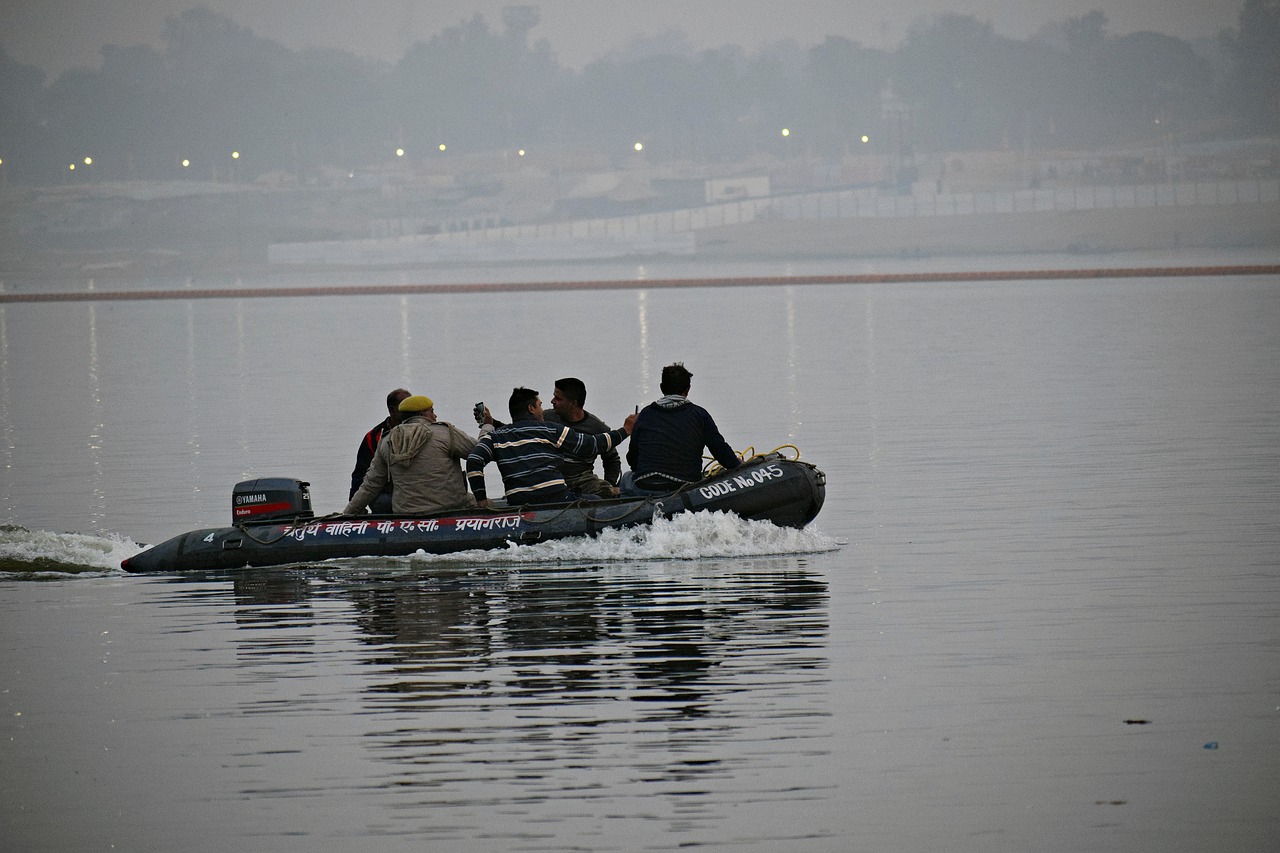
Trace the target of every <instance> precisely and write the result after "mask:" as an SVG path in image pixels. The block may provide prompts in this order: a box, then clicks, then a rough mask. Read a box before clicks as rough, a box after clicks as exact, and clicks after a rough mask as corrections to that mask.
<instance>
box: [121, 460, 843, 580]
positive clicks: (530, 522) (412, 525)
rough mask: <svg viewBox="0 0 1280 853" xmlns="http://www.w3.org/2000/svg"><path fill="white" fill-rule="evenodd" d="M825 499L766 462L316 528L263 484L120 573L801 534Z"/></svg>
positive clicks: (304, 506) (302, 491)
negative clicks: (686, 480) (636, 532)
mask: <svg viewBox="0 0 1280 853" xmlns="http://www.w3.org/2000/svg"><path fill="white" fill-rule="evenodd" d="M825 498H826V475H824V474H823V473H822V472H821V471H820V470H818V469H817V468H816V467H814V466H813V465H811V464H809V463H807V462H801V461H799V460H798V459H788V458H785V457H784V456H783V455H782V454H780V453H776V452H775V453H769V454H765V455H763V456H757V457H754V458H752V459H750V460H747V461H745V462H743V464H742V465H740V466H739V467H737V468H735V469H733V470H732V471H724V472H722V473H720V474H718V475H716V476H712V477H708V478H706V479H703V480H701V481H699V482H697V483H692V484H690V485H687V486H683V487H682V488H680V489H678V490H677V491H674V492H671V493H669V494H655V495H652V496H645V497H618V498H609V499H605V500H583V501H574V502H571V503H558V504H537V505H525V506H508V507H503V508H493V509H482V508H476V509H468V510H465V511H458V510H453V511H449V512H443V513H434V514H431V515H413V516H406V515H331V516H325V517H323V518H316V517H314V515H313V514H312V512H311V497H310V491H309V484H308V483H306V482H304V481H302V480H291V479H287V478H283V477H264V478H259V479H257V480H247V481H245V482H243V483H239V484H237V485H236V487H235V489H234V491H233V493H232V526H230V527H215V528H205V529H203V530H192V531H191V532H189V533H184V534H182V535H180V536H175V537H173V538H172V539H169V540H168V541H165V542H162V543H160V544H158V545H154V546H152V547H150V548H148V549H146V550H145V551H142V552H140V553H138V554H136V555H134V556H132V557H130V558H128V559H127V560H124V561H123V562H122V563H121V564H120V565H121V568H123V569H124V570H125V571H127V572H182V571H193V570H207V569H236V568H241V567H245V566H279V565H285V564H289V563H309V562H316V561H319V560H329V559H333V558H336V557H402V556H406V555H409V554H415V553H417V552H419V551H422V552H425V553H428V554H449V553H454V552H457V551H470V550H477V549H479V550H488V549H494V548H506V547H508V546H509V545H510V544H512V543H515V544H531V543H535V542H546V541H549V540H552V539H563V538H566V537H570V536H595V535H597V534H599V533H600V531H602V530H606V529H609V528H619V527H632V526H635V525H640V524H647V523H649V522H650V521H652V520H653V518H654V517H655V516H672V515H676V514H677V513H682V512H717V511H720V512H731V513H734V514H735V515H739V516H741V517H742V518H746V519H751V520H764V521H769V522H772V523H773V524H776V525H778V526H780V527H804V526H805V525H806V524H808V523H809V522H810V521H812V520H813V519H814V518H815V517H816V516H817V515H818V511H819V510H821V509H822V503H823V501H824V500H825Z"/></svg>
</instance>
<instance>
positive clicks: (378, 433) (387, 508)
mask: <svg viewBox="0 0 1280 853" xmlns="http://www.w3.org/2000/svg"><path fill="white" fill-rule="evenodd" d="M408 396H409V392H408V391H406V390H405V389H403V388H397V389H396V390H394V391H392V392H391V393H390V394H388V395H387V417H386V418H385V419H384V420H383V421H382V423H380V424H378V425H377V426H375V427H374V428H373V429H371V430H369V431H368V432H367V433H365V434H364V440H363V441H361V442H360V449H359V450H357V451H356V467H355V468H353V469H352V470H351V491H350V492H348V493H347V500H351V499H352V498H354V497H355V496H356V492H357V491H359V489H360V484H361V483H363V482H364V475H365V474H367V473H369V465H370V464H371V463H372V462H373V452H374V451H375V450H377V449H378V442H380V441H382V436H384V435H386V433H387V432H388V431H389V430H390V429H391V428H392V427H393V426H395V425H396V424H398V423H400V409H399V406H400V402H401V401H402V400H404V399H405V398H406V397H408ZM370 506H371V507H372V508H373V511H374V512H377V513H388V512H391V482H390V481H388V482H387V485H386V488H385V489H383V490H382V491H381V492H379V493H378V495H377V496H375V497H374V499H373V500H372V501H371V502H370Z"/></svg>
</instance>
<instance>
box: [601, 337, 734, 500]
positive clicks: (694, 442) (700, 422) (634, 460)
mask: <svg viewBox="0 0 1280 853" xmlns="http://www.w3.org/2000/svg"><path fill="white" fill-rule="evenodd" d="M692 382H693V374H692V373H690V372H689V371H688V370H687V369H686V368H685V366H684V364H682V363H681V362H678V361H677V362H676V363H675V364H669V365H667V366H666V367H664V368H662V381H661V383H660V384H659V387H660V388H661V389H662V394H663V396H662V398H661V399H659V400H655V401H654V402H652V403H650V404H649V405H647V406H645V407H644V408H643V409H642V410H641V411H640V416H639V417H638V418H636V423H635V431H634V432H633V433H632V436H631V445H630V447H628V448H627V464H628V465H629V466H631V470H630V471H628V472H627V473H626V474H625V475H624V476H623V478H622V493H623V494H624V495H643V494H651V493H656V492H672V491H675V490H676V489H678V488H680V487H681V486H684V485H687V484H689V483H696V482H697V481H698V480H701V479H702V448H704V447H705V448H707V449H708V450H710V451H711V455H712V456H714V457H715V460H716V461H717V462H719V463H720V464H721V465H723V466H724V467H725V468H726V469H731V468H737V467H738V466H739V465H741V464H742V460H741V459H739V458H738V456H737V454H736V453H734V452H733V448H732V447H730V446H729V443H728V442H727V441H725V440H724V436H722V435H721V434H720V430H719V429H718V428H717V427H716V422H715V419H714V418H712V417H711V414H710V413H709V412H708V411H707V410H706V409H704V408H702V407H701V406H699V405H697V404H696V403H691V402H689V387H690V385H691V384H692Z"/></svg>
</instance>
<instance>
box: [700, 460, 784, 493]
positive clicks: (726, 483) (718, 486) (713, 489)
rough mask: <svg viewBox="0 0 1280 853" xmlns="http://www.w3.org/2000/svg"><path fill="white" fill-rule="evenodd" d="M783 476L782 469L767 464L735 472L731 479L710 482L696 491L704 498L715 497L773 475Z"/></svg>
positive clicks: (765, 479)
mask: <svg viewBox="0 0 1280 853" xmlns="http://www.w3.org/2000/svg"><path fill="white" fill-rule="evenodd" d="M782 476H784V475H783V473H782V469H781V468H779V467H778V466H777V465H769V466H766V467H764V468H757V469H756V470H754V471H752V472H751V473H750V474H736V475H734V477H733V478H732V479H728V480H722V481H720V482H719V483H712V484H710V485H708V486H702V487H701V488H700V489H698V491H700V492H702V496H703V497H704V498H708V499H710V498H715V497H719V496H720V495H727V494H730V493H731V492H736V491H739V490H740V489H748V488H751V487H752V486H757V485H759V484H760V483H764V482H766V481H768V480H772V479H773V478H775V477H782Z"/></svg>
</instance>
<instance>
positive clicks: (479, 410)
mask: <svg viewBox="0 0 1280 853" xmlns="http://www.w3.org/2000/svg"><path fill="white" fill-rule="evenodd" d="M471 413H472V414H473V415H475V416H476V423H478V424H482V423H484V403H483V402H481V403H476V407H475V408H474V409H472V410H471Z"/></svg>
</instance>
